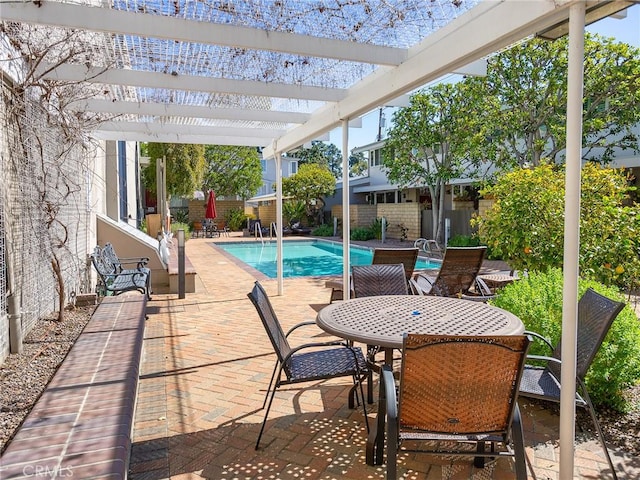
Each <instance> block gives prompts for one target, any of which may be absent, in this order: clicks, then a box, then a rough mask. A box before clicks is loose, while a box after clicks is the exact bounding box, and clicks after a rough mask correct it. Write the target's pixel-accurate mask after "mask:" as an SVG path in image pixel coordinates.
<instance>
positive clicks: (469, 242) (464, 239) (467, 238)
mask: <svg viewBox="0 0 640 480" xmlns="http://www.w3.org/2000/svg"><path fill="white" fill-rule="evenodd" d="M480 245H482V244H481V243H480V239H479V238H478V237H476V236H474V235H454V236H453V237H451V238H450V239H449V242H448V243H447V246H448V247H478V246H480Z"/></svg>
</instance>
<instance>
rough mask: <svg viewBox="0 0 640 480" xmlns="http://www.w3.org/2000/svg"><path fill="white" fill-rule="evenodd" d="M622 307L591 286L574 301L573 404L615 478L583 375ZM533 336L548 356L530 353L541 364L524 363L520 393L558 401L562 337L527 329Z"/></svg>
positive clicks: (585, 373) (531, 357) (621, 304)
mask: <svg viewBox="0 0 640 480" xmlns="http://www.w3.org/2000/svg"><path fill="white" fill-rule="evenodd" d="M623 308H624V303H622V302H616V301H614V300H611V299H610V298H607V297H605V296H603V295H600V294H599V293H597V292H595V291H594V290H592V289H591V288H589V289H587V291H586V292H585V293H584V294H583V295H582V297H581V298H580V301H579V302H578V337H577V353H576V354H577V363H576V405H577V406H579V407H583V408H586V409H588V410H589V414H590V415H591V419H592V420H593V425H594V426H595V429H596V433H597V435H598V439H599V440H600V444H601V445H602V449H603V450H604V452H605V455H606V457H607V461H608V462H609V466H610V467H611V473H612V474H613V477H614V478H615V479H617V478H618V476H617V475H616V471H615V469H614V467H613V462H612V460H611V456H610V455H609V450H608V449H607V444H606V443H605V440H604V436H603V434H602V429H601V428H600V424H599V423H598V419H597V417H596V412H595V409H594V408H593V404H592V403H591V399H590V398H589V393H588V392H587V388H586V385H585V383H584V379H585V376H586V375H587V371H588V370H589V366H590V365H591V362H592V361H593V359H594V357H595V356H596V354H597V353H598V350H599V349H600V345H601V344H602V341H603V340H604V338H605V336H606V335H607V332H608V331H609V328H610V327H611V324H612V323H613V320H614V319H615V318H616V317H617V316H618V314H619V313H620V312H621V311H622V309H623ZM527 333H529V334H530V335H531V336H532V337H534V338H535V339H539V340H541V341H543V342H544V343H545V344H546V345H547V346H548V348H549V350H550V351H551V356H550V357H544V356H537V355H530V356H529V358H530V359H534V360H542V361H544V362H546V364H545V366H533V365H531V366H530V365H527V366H526V368H525V370H524V373H523V375H522V380H521V382H520V395H521V396H523V397H531V398H537V399H540V400H548V401H552V402H556V403H559V402H560V366H561V364H562V356H561V351H560V346H561V343H562V341H560V342H558V345H557V346H556V347H555V348H554V347H553V346H552V345H551V344H550V343H549V341H548V340H547V339H546V338H544V337H542V336H541V335H539V334H537V333H535V332H527Z"/></svg>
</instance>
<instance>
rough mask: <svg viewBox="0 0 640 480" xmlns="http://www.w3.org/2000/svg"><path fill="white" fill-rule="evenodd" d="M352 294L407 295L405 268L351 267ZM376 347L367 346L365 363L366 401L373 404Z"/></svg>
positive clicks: (395, 266)
mask: <svg viewBox="0 0 640 480" xmlns="http://www.w3.org/2000/svg"><path fill="white" fill-rule="evenodd" d="M351 277H352V282H353V292H354V295H355V297H356V298H360V297H374V296H377V295H408V294H409V291H408V288H407V279H406V277H405V267H404V266H403V264H402V263H398V264H395V265H392V264H382V265H359V266H356V265H354V266H353V267H351ZM379 351H380V347H379V346H378V345H367V362H368V363H369V369H370V372H369V382H368V383H367V401H368V402H369V403H373V381H372V380H373V379H372V372H373V371H376V372H379V371H380V367H379V365H378V364H377V363H376V358H375V357H376V354H377V353H378V352H379Z"/></svg>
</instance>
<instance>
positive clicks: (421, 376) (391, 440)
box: [381, 334, 530, 480]
mask: <svg viewBox="0 0 640 480" xmlns="http://www.w3.org/2000/svg"><path fill="white" fill-rule="evenodd" d="M529 342H530V339H529V337H527V336H525V335H513V336H496V337H489V336H472V337H471V336H469V337H465V336H439V335H418V334H405V337H404V340H403V351H402V367H401V369H400V383H399V386H398V388H397V393H396V382H395V379H394V375H393V372H392V370H391V368H390V367H389V366H387V365H385V366H384V367H383V371H382V385H381V388H384V395H385V396H386V408H387V480H393V479H395V478H396V476H397V456H398V450H399V449H400V448H401V444H402V442H403V441H405V440H415V441H430V442H433V441H435V442H463V443H465V444H466V443H468V442H471V443H475V445H476V448H475V450H469V449H467V450H465V449H461V448H452V449H450V450H445V449H443V448H428V447H425V448H424V449H422V448H421V449H419V450H410V449H407V448H403V451H420V452H426V453H431V454H435V455H470V456H473V457H476V462H475V463H476V465H477V466H482V465H484V459H485V457H499V456H505V455H509V456H514V457H515V463H516V465H515V467H516V477H517V478H518V480H526V478H527V468H526V457H525V450H524V436H523V432H522V423H521V419H520V410H519V408H518V403H517V401H516V400H517V397H518V383H519V380H520V376H521V374H522V369H523V367H524V361H525V358H526V354H527V348H528V346H529ZM487 444H490V445H491V448H490V450H489V451H487V450H486V446H487Z"/></svg>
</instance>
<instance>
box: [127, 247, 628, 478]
mask: <svg viewBox="0 0 640 480" xmlns="http://www.w3.org/2000/svg"><path fill="white" fill-rule="evenodd" d="M229 240H230V239H229V238H226V237H223V238H222V239H192V240H190V241H188V242H187V247H186V251H187V255H188V256H189V259H190V260H191V262H192V264H193V265H194V267H195V268H196V270H197V272H198V279H197V281H196V289H197V291H196V293H194V294H187V298H186V299H182V300H179V299H178V296H177V295H162V294H158V293H157V292H156V294H155V295H154V299H153V301H152V302H150V304H149V320H147V325H146V331H145V347H144V352H143V364H142V367H141V380H140V386H139V392H138V404H137V412H136V419H135V430H134V438H133V441H134V444H133V450H132V462H131V466H130V478H132V479H134V480H142V479H163V478H175V479H183V478H184V479H187V478H207V479H213V480H225V479H358V480H364V479H383V478H384V477H385V468H384V465H383V466H381V467H370V466H367V465H366V464H365V451H364V445H365V439H366V431H365V426H364V421H363V418H362V415H363V414H362V410H359V409H356V410H349V409H348V407H347V389H348V388H349V386H350V384H349V382H348V380H344V379H342V380H338V379H336V380H331V381H323V382H316V383H315V384H314V383H310V384H303V385H302V387H301V388H299V387H291V386H290V387H284V388H282V389H281V390H279V393H278V394H277V395H276V399H275V400H274V404H273V407H272V409H271V413H270V415H269V420H268V423H267V428H266V431H265V434H264V436H263V440H262V444H261V448H260V450H258V451H256V450H255V449H254V445H255V440H256V437H257V434H258V431H259V428H260V423H261V421H262V418H263V414H264V410H262V402H263V399H264V394H265V390H266V388H267V385H268V382H269V378H270V375H271V372H272V369H273V364H274V361H275V357H274V354H273V353H272V348H271V346H270V343H269V340H268V338H267V336H266V333H265V331H264V329H263V327H262V324H261V322H260V319H259V318H258V316H257V313H256V311H255V309H254V307H253V306H252V304H251V303H250V301H249V299H248V298H247V296H246V294H247V292H249V291H250V290H251V288H252V286H253V282H254V281H255V280H256V277H255V276H254V275H253V274H252V273H250V272H248V271H247V270H246V269H242V268H239V267H238V266H237V265H235V264H234V263H233V262H230V261H229V260H228V259H227V258H226V257H225V256H224V255H222V254H220V253H218V252H217V251H215V250H214V249H213V248H212V247H211V246H210V244H211V243H212V242H216V241H229ZM260 281H261V283H262V284H263V285H264V286H265V288H266V290H267V292H268V293H269V295H270V297H271V300H272V303H273V305H274V309H275V310H276V312H277V314H278V316H279V318H280V320H281V322H282V323H283V326H284V327H285V329H286V327H287V326H290V325H293V324H294V323H297V322H300V321H303V320H309V319H313V318H315V313H316V311H317V310H318V309H320V308H322V307H323V306H324V305H326V303H327V302H328V300H329V294H330V292H329V290H327V289H326V288H325V287H324V283H325V279H321V278H300V279H286V280H285V294H284V295H283V296H277V295H276V293H277V286H276V281H275V280H264V279H262V278H260ZM309 331H310V332H313V334H315V335H318V336H323V335H324V334H323V333H322V332H321V331H320V330H319V329H314V327H310V329H309ZM304 340H305V338H304V337H302V336H297V337H296V336H294V337H293V339H292V343H296V344H297V343H298V342H303V341H304ZM521 408H522V411H523V417H524V421H525V441H526V444H527V455H528V460H529V462H530V465H532V466H533V469H534V472H535V477H534V476H533V475H531V474H530V478H537V479H557V478H558V474H557V472H558V464H557V458H558V450H557V440H558V417H557V416H556V415H554V414H553V413H551V412H550V410H546V409H544V408H542V407H540V406H539V405H536V404H530V403H528V402H521ZM370 415H371V417H373V413H370ZM586 436H587V439H586V441H581V442H580V443H579V444H578V445H577V451H576V460H575V466H576V468H575V478H579V479H600V478H605V479H606V478H611V476H610V475H608V474H607V473H606V472H607V471H608V465H607V463H606V460H605V458H604V456H603V454H602V452H601V450H600V447H599V444H598V443H597V441H596V440H595V438H593V436H592V435H590V434H587V435H586ZM612 454H613V457H614V462H615V463H616V465H617V471H618V476H619V478H621V479H622V478H628V479H636V478H640V460H639V459H637V458H631V457H630V456H629V455H627V454H625V453H624V452H622V451H617V450H615V449H614V450H612ZM511 464H512V462H511V461H510V460H509V459H502V460H500V461H498V462H495V463H493V464H490V465H488V466H487V467H486V468H484V469H481V470H478V469H474V468H473V467H472V464H471V463H470V461H469V460H468V459H458V460H455V461H452V460H450V459H441V458H436V457H432V456H427V455H424V454H407V453H404V454H402V455H401V456H400V464H399V465H400V467H399V473H400V475H403V476H402V477H401V478H405V479H412V480H421V479H426V480H432V479H434V480H435V479H445V478H448V479H471V478H473V479H496V480H497V479H509V478H513V477H514V475H513V473H512V469H511Z"/></svg>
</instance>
